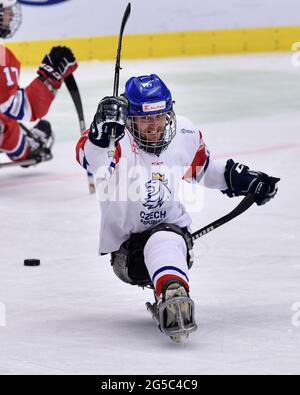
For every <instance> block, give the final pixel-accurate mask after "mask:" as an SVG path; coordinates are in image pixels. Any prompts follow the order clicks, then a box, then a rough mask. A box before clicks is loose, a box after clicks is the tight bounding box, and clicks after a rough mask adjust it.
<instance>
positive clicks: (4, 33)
mask: <svg viewBox="0 0 300 395" xmlns="http://www.w3.org/2000/svg"><path fill="white" fill-rule="evenodd" d="M0 1H1V0H0ZM9 10H11V11H12V12H13V16H12V17H11V20H10V22H9V23H8V24H5V25H4V13H5V12H8V11H9ZM21 23H22V11H21V6H20V4H19V3H16V4H14V5H13V6H11V7H7V8H3V7H1V6H0V37H1V38H10V37H12V36H13V35H14V34H15V33H16V31H17V30H18V29H19V27H20V25H21Z"/></svg>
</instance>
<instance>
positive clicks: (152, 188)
mask: <svg viewBox="0 0 300 395" xmlns="http://www.w3.org/2000/svg"><path fill="white" fill-rule="evenodd" d="M145 186H146V191H147V198H146V199H145V200H144V202H143V206H144V207H147V208H148V210H154V209H157V208H160V207H161V206H162V205H163V204H164V202H165V201H167V200H170V197H171V191H170V189H169V187H168V180H166V179H165V175H164V174H160V173H152V180H150V181H148V182H147V183H146V184H145Z"/></svg>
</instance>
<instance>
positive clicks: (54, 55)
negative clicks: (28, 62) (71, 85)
mask: <svg viewBox="0 0 300 395" xmlns="http://www.w3.org/2000/svg"><path fill="white" fill-rule="evenodd" d="M77 67H78V64H77V62H76V59H75V56H74V55H73V52H72V51H71V49H70V48H67V47H53V48H52V49H51V51H50V53H49V54H47V55H46V56H45V57H44V59H43V61H42V64H41V65H40V67H39V69H38V71H37V73H38V74H39V76H40V78H41V79H42V81H43V82H45V83H46V85H48V87H49V84H50V87H53V88H54V89H59V88H60V87H61V84H62V83H63V81H64V80H65V78H67V77H68V76H69V75H70V74H72V73H73V72H74V71H75V70H76V69H77Z"/></svg>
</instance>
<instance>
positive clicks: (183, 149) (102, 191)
mask: <svg viewBox="0 0 300 395" xmlns="http://www.w3.org/2000/svg"><path fill="white" fill-rule="evenodd" d="M76 151H77V161H78V162H79V163H80V164H81V165H82V166H83V167H84V168H85V169H86V170H88V171H90V172H92V173H93V174H94V176H95V182H96V188H97V194H98V198H99V200H100V207H101V229H100V245H99V253H100V254H103V253H110V252H112V251H116V250H118V249H119V247H120V246H121V244H122V243H123V242H124V241H126V240H127V239H128V238H129V237H130V235H131V233H139V232H143V231H145V230H147V229H150V228H152V227H154V226H156V225H158V224H160V223H172V224H175V225H178V226H180V227H189V226H190V224H191V217H190V215H189V214H188V213H187V211H186V209H185V207H184V202H182V201H180V199H179V195H180V194H179V190H180V185H181V184H182V183H184V182H186V181H188V182H200V181H201V180H203V182H204V185H205V186H207V187H209V188H216V189H219V190H224V189H226V188H227V185H226V182H225V178H224V171H225V164H224V163H219V162H217V161H216V160H214V159H213V158H212V157H211V156H210V154H209V151H208V149H207V147H206V145H205V143H204V141H203V138H202V134H201V132H200V131H199V130H197V129H196V128H195V126H194V125H193V123H192V122H191V121H189V120H188V119H186V118H183V117H179V116H177V131H176V135H175V137H174V139H173V140H172V142H171V143H170V145H169V146H168V148H167V149H166V150H165V151H164V152H162V153H161V154H160V156H156V155H153V154H150V153H147V152H145V151H143V150H142V149H139V148H138V147H137V144H136V143H135V141H134V139H133V137H132V135H131V134H130V133H129V132H128V131H126V133H125V136H124V137H123V139H122V140H120V142H119V144H118V145H117V149H116V153H115V157H114V159H113V161H112V162H111V161H110V160H109V159H108V155H107V149H105V148H100V147H98V146H96V145H94V144H93V143H92V142H91V141H90V140H88V130H87V131H86V132H85V133H84V135H83V136H82V137H81V139H80V140H79V142H78V144H77V147H76Z"/></svg>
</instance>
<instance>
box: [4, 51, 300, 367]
mask: <svg viewBox="0 0 300 395" xmlns="http://www.w3.org/2000/svg"><path fill="white" fill-rule="evenodd" d="M149 72H156V73H157V74H160V75H161V76H162V77H164V79H165V80H166V82H167V83H168V85H169V86H170V88H171V89H172V92H173V96H174V98H175V99H176V109H177V112H178V113H181V114H183V115H186V116H188V117H190V118H191V119H192V120H193V121H195V122H196V123H197V124H198V125H199V126H200V127H201V129H202V131H203V133H204V136H205V138H206V141H207V143H208V145H209V147H210V149H211V151H212V152H213V153H214V154H215V155H216V156H217V157H219V158H222V159H223V160H225V159H227V158H229V157H233V158H235V159H236V160H239V161H242V162H243V163H246V164H248V165H249V166H251V167H252V168H254V169H259V170H263V171H265V172H267V173H270V174H272V175H274V176H279V177H281V179H282V180H281V182H280V189H279V192H278V195H277V197H276V199H274V200H273V201H272V202H270V203H269V204H268V205H266V206H263V207H257V206H255V207H254V206H253V207H251V208H250V209H249V210H248V211H247V212H246V213H244V214H243V215H241V216H240V217H238V218H237V219H236V220H234V221H232V222H230V223H228V224H226V225H224V226H223V227H222V228H220V229H218V230H215V231H214V232H212V233H211V234H208V235H207V236H205V237H203V238H202V239H201V240H199V241H197V242H196V245H195V255H196V262H195V264H194V266H193V268H192V269H191V272H190V278H191V296H192V298H193V299H194V301H195V304H196V318H197V323H198V325H199V329H198V331H197V332H195V333H194V334H192V335H191V337H190V339H189V341H188V342H187V343H186V344H184V345H180V346H178V345H176V344H173V343H172V342H170V341H169V339H168V338H166V337H165V336H164V335H162V334H161V333H160V332H159V331H158V329H157V328H156V327H155V324H154V323H153V322H152V320H151V317H150V315H149V313H148V312H147V311H146V309H145V306H144V303H145V302H146V301H148V300H149V301H152V293H151V291H149V290H142V289H140V288H137V287H133V286H130V285H127V284H124V283H122V282H121V281H120V280H119V279H117V278H116V277H115V275H114V274H113V272H112V270H111V267H110V263H109V258H108V257H107V256H106V257H101V258H100V257H98V256H97V243H98V226H99V210H98V202H97V200H96V198H95V197H94V196H90V195H89V194H88V190H87V184H86V179H85V173H84V171H83V170H82V169H81V168H80V167H79V165H77V164H76V162H75V159H74V146H75V142H76V140H77V137H78V135H79V130H78V122H77V119H76V114H75V110H74V108H73V104H72V102H71V99H70V98H69V96H68V93H67V91H66V90H65V89H63V90H62V91H61V92H59V95H58V97H57V100H56V102H55V103H54V104H53V106H52V109H51V111H50V113H49V115H48V119H49V120H50V121H51V122H52V124H53V128H54V130H55V133H56V136H57V142H56V145H55V149H54V154H55V158H54V160H53V161H51V162H49V163H45V164H42V165H40V166H38V167H36V168H30V169H19V168H16V169H11V170H4V169H1V170H0V210H1V226H0V303H4V304H5V306H6V321H7V325H6V327H1V326H0V373H2V374H5V373H8V374H30V373H35V374H60V373H62V374H67V373H71V374H77V373H84V374H105V373H106V374H204V373H207V374H214V373H225V374H232V373H238V374H242V373H246V374H250V373H251V374H252V373H258V374H267V373H270V374H275V373H279V374H287V373H292V374H296V373H297V374H299V373H300V352H299V350H300V327H297V326H295V325H292V318H293V314H294V313H295V312H293V310H292V305H293V304H294V303H296V302H300V243H299V236H300V225H299V224H300V210H299V202H300V187H299V161H300V159H299V154H300V137H299V121H300V93H299V92H300V68H294V67H292V65H291V56H290V55H289V54H278V55H259V56H232V57H215V58H214V57H210V58H191V59H175V60H174V59H172V60H155V61H147V62H144V61H140V62H124V63H123V70H122V74H121V76H122V78H121V85H122V84H123V82H124V80H125V79H126V78H127V77H129V76H130V75H132V74H134V75H140V74H147V73H149ZM33 76H34V70H26V71H24V73H23V83H24V84H25V83H26V82H27V81H29V80H30V79H32V78H33ZM76 78H77V80H78V84H79V86H80V89H81V91H82V99H83V102H84V107H85V112H86V119H87V123H89V122H90V120H91V117H92V115H93V112H94V110H95V108H96V105H97V101H98V99H99V98H101V97H102V96H104V95H106V94H110V93H111V89H112V88H111V86H112V78H113V64H112V63H111V62H105V63H92V64H83V65H81V67H80V69H79V70H78V72H77V73H76ZM1 160H2V161H3V160H5V157H4V156H3V155H2V157H1ZM237 203H238V199H235V200H234V199H229V198H227V197H225V196H223V195H222V194H220V193H219V192H218V191H211V190H207V191H206V193H205V199H204V209H203V210H201V211H200V210H199V212H198V213H193V230H196V229H197V228H199V227H201V226H203V225H205V224H207V223H208V222H209V221H211V220H214V219H216V218H218V217H220V216H222V215H223V214H225V213H227V212H228V211H230V210H231V209H232V208H233V207H234V206H235V205H236V204H237ZM117 220H118V219H117V218H116V221H117ZM28 257H29V258H40V259H41V266H40V267H36V268H30V267H24V266H23V260H24V258H28ZM294 321H295V317H294ZM0 322H1V320H0ZM296 323H297V322H296Z"/></svg>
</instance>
